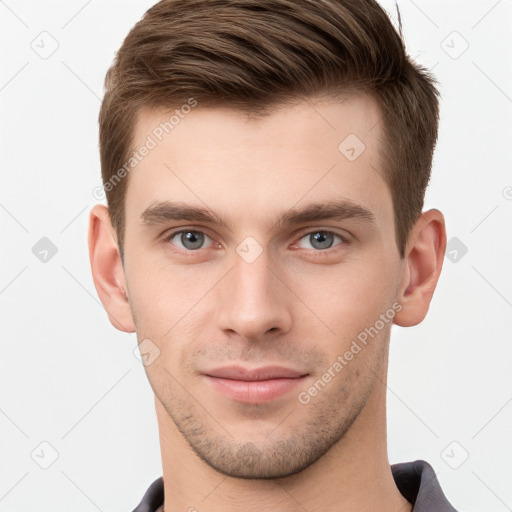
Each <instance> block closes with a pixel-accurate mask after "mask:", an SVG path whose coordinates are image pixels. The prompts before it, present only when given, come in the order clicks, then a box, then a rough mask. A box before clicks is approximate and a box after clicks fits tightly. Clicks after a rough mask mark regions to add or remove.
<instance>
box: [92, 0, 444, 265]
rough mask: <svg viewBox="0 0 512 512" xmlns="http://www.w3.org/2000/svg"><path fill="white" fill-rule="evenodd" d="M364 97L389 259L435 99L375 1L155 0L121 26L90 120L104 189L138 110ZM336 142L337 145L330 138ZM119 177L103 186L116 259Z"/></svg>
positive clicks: (408, 206) (121, 213)
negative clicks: (378, 141)
mask: <svg viewBox="0 0 512 512" xmlns="http://www.w3.org/2000/svg"><path fill="white" fill-rule="evenodd" d="M357 93H369V94H371V95H372V96H373V97H374V98H376V100H377V102H378V104H379V106H380V110H381V115H382V121H383V154H382V161H383V164H382V165H383V169H382V172H383V176H384V177H385V180H386V182H387V184H388V186H389V189H390V191H391V196H392V199H393V207H394V216H395V233H396V241H397V246H398V249H399V252H400V256H401V257H402V258H403V257H404V255H405V247H406V243H407V240H408V236H409V232H410V229H411V228H412V226H413V225H414V223H415V221H416V220H417V218H418V216H419V215H420V214H421V211H422V208H423V201H424V195H425V190H426V188H427V185H428V182H429V180H430V170H431V165H432V158H433V152H434V147H435V144H436V140H437V132H438V123H439V104H438V96H439V92H438V91H437V89H436V81H435V79H434V78H433V76H432V75H430V74H429V73H428V72H427V70H426V69H425V68H423V67H422V66H420V65H418V64H417V63H415V62H413V61H412V60H410V59H409V57H408V56H407V54H406V51H405V45H404V42H403V38H402V35H401V25H400V33H398V32H397V30H396V29H395V28H394V26H393V25H392V23H391V21H390V19H389V18H388V15H387V14H386V12H385V11H384V10H383V9H382V7H380V6H379V4H378V3H377V2H376V1H375V0H162V1H160V2H158V3H157V4H156V5H154V6H153V7H151V8H150V9H149V10H148V11H147V12H146V13H145V14H144V16H143V18H142V19H141V20H140V21H139V22H138V23H137V24H136V25H135V26H134V27H133V28H132V30H131V31H130V33H129V34H128V36H127V37H126V39H125V40H124V42H123V44H122V46H121V48H120V49H119V51H118V52H117V54H116V58H115V60H114V62H113V64H112V66H111V67H110V69H109V70H108V72H107V75H106V78H105V96H104V99H103V103H102V105H101V110H100V115H99V142H100V157H101V171H102V178H103V183H104V185H105V184H107V183H109V182H110V184H111V185H112V181H111V180H112V177H113V176H114V175H115V174H116V173H117V172H118V171H119V169H120V168H121V167H122V166H123V164H124V163H125V162H127V160H128V159H129V158H130V156H129V155H130V153H131V152H133V147H132V146H133V133H134V126H135V121H136V115H137V112H138V111H139V110H140V108H141V107H150V108H158V107H165V108H168V107H169V108H170V107H175V106H179V105H182V104H184V103H186V102H187V100H190V98H191V97H192V98H194V99H195V100H196V101H197V102H198V104H199V105H201V106H203V107H223V108H230V109H235V110H238V111H242V112H246V113H250V114H254V115H256V114H257V113H259V114H262V115H263V114H264V113H265V112H266V111H267V110H268V109H269V108H270V107H272V106H275V105H277V104H279V103H282V102H285V101H288V100H293V99H298V98H301V97H305V98H308V97H313V96H321V95H332V96H338V95H348V94H357ZM340 142H341V141H340ZM127 181H128V180H127V179H122V180H118V183H115V186H110V187H108V188H105V190H106V194H107V201H108V208H109V212H110V216H111V220H112V224H113V226H114V228H115V230H116V233H117V235H118V241H119V249H120V252H121V257H123V240H124V229H125V205H124V198H125V196H126V186H127Z"/></svg>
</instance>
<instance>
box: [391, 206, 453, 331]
mask: <svg viewBox="0 0 512 512" xmlns="http://www.w3.org/2000/svg"><path fill="white" fill-rule="evenodd" d="M445 251H446V228H445V222H444V217H443V214H442V213H441V212H440V211H439V210H435V209H433V210H429V211H427V212H424V213H422V214H421V216H420V217H419V219H418V220H417V221H416V223H415V225H414V227H413V228H412V230H411V233H410V236H409V242H408V244H407V249H406V254H405V258H404V261H403V268H402V279H401V284H400V289H399V294H398V299H397V300H398V301H399V302H400V303H401V304H402V309H401V310H400V312H398V313H397V314H396V316H395V318H394V323H395V324H397V325H400V326H402V327H411V326H413V325H417V324H419V323H420V322H422V321H423V319H424V318H425V316H426V315H427V312H428V309H429V306H430V302H431V300H432V296H433V294H434V290H435V288H436V285H437V282H438V280H439V276H440V274H441V269H442V267H443V261H444V253H445Z"/></svg>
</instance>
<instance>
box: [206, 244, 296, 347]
mask: <svg viewBox="0 0 512 512" xmlns="http://www.w3.org/2000/svg"><path fill="white" fill-rule="evenodd" d="M270 265H271V261H269V258H268V257H267V254H266V252H265V251H263V253H262V254H260V256H259V257H258V258H257V259H256V260H254V261H252V262H248V261H245V260H244V259H243V258H242V257H240V256H239V255H238V254H236V255H235V256H234V261H233V268H232V269H231V271H230V272H228V274H227V275H226V277H225V278H224V279H223V280H222V282H221V283H220V287H219V288H218V290H217V291H218V296H217V297H216V298H217V300H218V306H217V308H216V309H217V322H218V326H219V328H220V329H222V330H223V331H225V332H226V331H229V332H230V333H231V334H233V332H234V333H236V334H238V335H239V336H240V337H242V338H244V339H245V340H247V341H250V342H256V341H259V340H264V339H267V338H268V337H269V336H271V335H272V336H279V335H280V334H284V333H286V332H288V331H289V330H290V329H291V325H292V314H291V304H290V300H291V297H293V294H292V293H290V291H289V290H288V288H287V286H286V284H285V282H283V281H284V279H283V277H284V276H281V275H279V274H280V272H279V270H277V269H275V268H271V266H270ZM273 267H274V266H273Z"/></svg>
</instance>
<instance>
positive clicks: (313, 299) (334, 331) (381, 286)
mask: <svg viewBox="0 0 512 512" xmlns="http://www.w3.org/2000/svg"><path fill="white" fill-rule="evenodd" d="M296 275H298V276H299V277H295V278H294V282H293V290H294V293H296V295H297V297H299V298H301V299H302V301H303V303H304V305H301V306H300V307H301V309H302V311H303V312H304V314H303V316H302V317H303V320H304V322H305V323H306V324H309V325H311V326H312V325H313V324H315V325H317V326H322V325H323V326H325V327H326V329H325V332H326V334H327V335H328V336H329V337H331V335H332V336H334V337H335V338H336V339H338V340H340V341H342V340H345V341H346V340H347V339H349V338H352V337H354V336H357V334H358V332H359V331H361V330H364V328H366V327H369V326H370V325H373V324H374V323H375V321H376V320H377V319H378V318H379V317H380V315H381V314H383V313H385V312H386V311H387V310H388V309H389V308H390V307H391V305H392V303H393V300H394V295H393V285H394V283H395V281H394V280H395V278H396V276H395V275H394V273H393V272H392V271H391V270H390V269H385V265H384V263H383V262H377V261H376V262H374V263H372V264H368V261H366V262H364V263H363V262H353V264H347V265H339V266H337V267H334V266H332V267H325V268H324V269H321V270H320V269H319V272H318V273H308V275H307V276H305V275H304V274H302V276H301V274H300V273H297V274H296ZM300 276H301V277H300ZM323 330H324V329H323Z"/></svg>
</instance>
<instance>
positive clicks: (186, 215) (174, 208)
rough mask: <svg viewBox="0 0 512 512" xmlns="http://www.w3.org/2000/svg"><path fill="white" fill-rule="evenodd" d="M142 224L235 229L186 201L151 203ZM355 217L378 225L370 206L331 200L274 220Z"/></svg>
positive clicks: (284, 224)
mask: <svg viewBox="0 0 512 512" xmlns="http://www.w3.org/2000/svg"><path fill="white" fill-rule="evenodd" d="M141 219H142V223H143V224H144V225H145V226H148V227H154V226H159V225H162V224H165V223H166V222H169V221H171V220H187V221H189V222H204V223H210V224H215V225H219V226H223V227H225V228H227V229H229V230H230V231H233V230H232V228H231V226H230V225H229V223H228V222H226V221H225V220H224V219H223V218H222V217H221V216H220V215H218V214H216V213H215V212H213V211H211V210H210V209H209V208H203V207H197V206H190V205H188V204H186V203H181V202H173V201H159V202H156V203H152V204H151V205H150V206H148V207H147V208H146V209H145V210H144V211H143V212H142V213H141ZM328 219H332V220H345V219H355V220H359V221H363V222H366V223H368V224H375V215H374V214H373V212H372V211H371V210H369V209H368V208H366V207H364V206H361V205H359V204H356V203H354V202H352V201H349V200H346V199H343V200H331V201H327V202H325V203H314V204H310V205H308V206H305V207H302V208H291V209H290V210H287V211H285V212H283V213H282V214H280V215H279V216H278V217H277V219H275V220H274V223H273V225H274V226H276V227H277V228H289V227H293V226H295V225H298V224H303V223H306V222H312V221H320V220H328Z"/></svg>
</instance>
